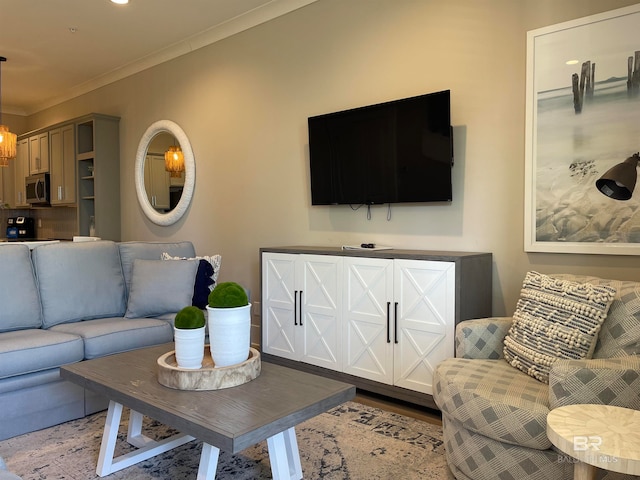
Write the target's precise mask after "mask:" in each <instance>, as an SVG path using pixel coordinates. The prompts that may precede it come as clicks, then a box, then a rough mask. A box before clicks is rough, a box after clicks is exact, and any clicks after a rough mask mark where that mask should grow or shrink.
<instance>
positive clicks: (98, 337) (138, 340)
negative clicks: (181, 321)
mask: <svg viewBox="0 0 640 480" xmlns="http://www.w3.org/2000/svg"><path fill="white" fill-rule="evenodd" d="M51 330H52V331H54V332H59V333H67V334H72V335H77V336H79V337H82V339H83V340H84V358H85V359H86V360H90V359H92V358H99V357H103V356H105V355H111V354H113V353H120V352H126V351H128V350H135V349H136V348H143V347H150V346H152V345H159V344H162V343H167V342H171V341H173V328H172V327H171V325H170V324H169V323H167V322H165V321H164V320H157V319H154V318H138V319H133V320H132V319H127V318H123V317H114V318H99V319H95V320H87V321H86V322H77V323H65V324H60V325H56V326H55V327H51Z"/></svg>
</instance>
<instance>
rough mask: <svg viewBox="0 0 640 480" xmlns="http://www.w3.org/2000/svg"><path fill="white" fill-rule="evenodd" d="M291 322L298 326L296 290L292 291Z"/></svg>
mask: <svg viewBox="0 0 640 480" xmlns="http://www.w3.org/2000/svg"><path fill="white" fill-rule="evenodd" d="M293 324H294V325H295V326H296V327H297V326H298V290H295V291H294V292H293Z"/></svg>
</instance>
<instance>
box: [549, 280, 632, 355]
mask: <svg viewBox="0 0 640 480" xmlns="http://www.w3.org/2000/svg"><path fill="white" fill-rule="evenodd" d="M553 277H554V278H560V279H564V280H572V281H576V282H589V283H591V284H593V285H607V286H610V287H612V288H615V289H616V296H615V298H614V299H613V302H612V303H611V307H610V308H609V313H608V314H607V318H606V319H605V321H604V323H603V324H602V328H601V329H600V334H599V335H598V343H597V344H596V349H595V351H594V352H593V358H613V357H624V356H626V355H640V282H632V281H629V280H608V279H605V278H598V277H592V276H586V275H571V274H554V275H553Z"/></svg>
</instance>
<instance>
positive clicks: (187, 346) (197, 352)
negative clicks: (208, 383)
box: [173, 326, 206, 370]
mask: <svg viewBox="0 0 640 480" xmlns="http://www.w3.org/2000/svg"><path fill="white" fill-rule="evenodd" d="M205 329H206V326H205V327H202V328H175V327H174V328H173V338H174V340H175V344H176V361H177V362H178V367H180V368H187V369H189V370H196V369H198V368H202V360H203V358H204V336H205Z"/></svg>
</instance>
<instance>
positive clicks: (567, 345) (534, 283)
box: [504, 272, 616, 383]
mask: <svg viewBox="0 0 640 480" xmlns="http://www.w3.org/2000/svg"><path fill="white" fill-rule="evenodd" d="M615 294H616V290H615V289H614V288H611V287H608V286H604V285H603V286H595V285H592V284H590V283H578V282H571V281H568V280H559V279H555V278H552V277H549V276H547V275H543V274H541V273H538V272H529V273H527V275H526V277H525V279H524V283H523V285H522V291H521V292H520V299H519V300H518V304H517V306H516V311H515V313H514V314H513V324H512V326H511V329H510V330H509V333H508V334H507V336H506V337H505V339H504V357H505V360H506V361H507V362H509V363H510V364H511V365H512V366H514V367H516V368H518V369H520V370H522V371H523V372H525V373H526V374H528V375H530V376H532V377H533V378H535V379H537V380H540V381H541V382H544V383H549V370H550V368H551V365H552V364H553V362H555V361H556V360H559V359H571V360H578V359H583V358H591V355H592V354H593V350H594V348H595V345H596V341H597V340H598V332H599V331H600V327H601V325H602V322H604V319H605V318H606V317H607V312H608V310H609V306H610V305H611V302H612V301H613V298H614V296H615Z"/></svg>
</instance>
